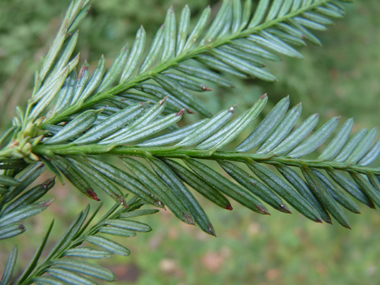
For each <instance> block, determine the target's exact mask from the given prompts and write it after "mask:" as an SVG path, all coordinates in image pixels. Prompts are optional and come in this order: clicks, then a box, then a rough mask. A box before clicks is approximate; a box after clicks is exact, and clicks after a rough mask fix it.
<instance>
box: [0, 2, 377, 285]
mask: <svg viewBox="0 0 380 285" xmlns="http://www.w3.org/2000/svg"><path fill="white" fill-rule="evenodd" d="M172 2H173V1H172ZM174 2H175V3H174V4H175V7H176V8H177V9H178V8H179V7H181V5H182V4H183V3H185V1H183V0H178V1H174ZM204 2H205V1H201V0H197V1H189V4H190V7H191V8H192V11H194V12H195V13H199V7H203V6H205V5H206V3H204ZM215 2H216V1H215ZM32 3H33V4H32ZM139 3H143V4H144V5H146V7H154V9H151V8H149V9H141V8H139V5H141V4H139ZM169 3H170V1H167V0H165V1H158V0H157V1H153V0H144V1H137V0H134V1H128V3H126V2H124V1H116V0H113V1H99V0H95V1H94V5H93V12H92V13H91V14H90V17H89V19H88V20H87V21H86V22H85V23H84V24H83V27H82V28H81V36H82V39H81V41H80V43H79V46H80V47H79V48H78V50H82V51H83V52H82V58H88V59H89V61H90V63H93V64H94V63H95V62H96V60H97V58H98V57H99V55H100V54H101V53H105V54H106V55H110V56H109V57H110V58H112V56H115V55H116V53H117V51H118V50H119V49H120V47H121V46H122V45H123V43H124V42H125V39H126V38H130V37H131V36H133V34H134V33H135V31H136V27H137V26H138V25H139V24H140V23H144V24H145V23H147V25H145V26H146V29H147V31H148V33H149V31H150V33H149V34H150V35H152V34H153V33H154V31H155V30H156V29H157V27H158V25H159V24H160V23H161V22H162V21H163V18H164V14H165V9H166V8H167V7H168V6H169ZM66 5H67V1H42V0H33V1H26V0H18V1H9V0H8V1H3V2H1V3H0V13H3V14H2V15H1V16H2V17H0V19H1V20H0V58H1V59H2V61H3V62H4V64H2V65H1V67H0V80H1V81H2V82H3V83H2V87H1V90H0V102H2V104H1V105H0V106H1V107H0V108H3V112H2V114H4V112H5V115H9V114H10V113H11V111H10V110H13V109H14V108H13V107H14V105H16V104H17V102H18V101H19V100H22V98H23V97H25V96H26V97H27V96H29V95H28V94H30V93H28V90H29V88H30V79H31V74H32V73H31V71H32V70H33V68H35V63H36V62H37V61H38V58H39V57H40V56H41V54H43V51H44V50H45V49H46V47H47V46H48V45H47V42H48V40H49V39H50V38H51V36H52V35H53V34H54V31H55V29H56V27H57V24H58V23H59V19H58V18H56V17H58V15H59V14H60V13H61V11H63V10H64V9H65V8H64V7H65V6H66ZM118 5H120V7H121V8H118ZM1 11H2V12H1ZM152 11H154V13H152ZM379 11H380V2H378V1H376V0H368V1H365V2H364V1H357V2H356V3H354V4H352V5H349V6H348V9H347V17H346V18H345V19H342V20H338V21H337V23H336V25H334V26H333V27H331V28H330V30H329V31H328V32H325V33H320V34H319V37H320V38H321V41H322V42H323V44H324V47H322V48H321V47H314V46H311V45H310V46H308V47H306V48H303V49H302V53H303V54H304V55H305V60H303V61H296V60H290V59H284V60H283V61H282V62H281V63H276V64H274V65H271V66H270V67H269V68H270V69H271V70H272V71H273V73H274V74H275V75H276V76H277V77H278V78H279V82H277V83H274V84H264V83H261V82H256V81H250V82H239V81H236V86H237V88H236V89H233V90H228V91H224V90H221V89H216V91H215V92H214V93H213V94H210V95H208V97H207V98H204V99H205V100H207V101H208V102H209V104H210V106H212V107H213V108H214V110H218V109H220V108H222V107H226V106H228V105H230V104H235V103H236V102H238V101H239V102H241V103H242V104H241V110H243V109H244V108H246V107H247V106H249V105H251V104H252V103H253V102H254V101H255V100H256V99H257V98H258V97H259V96H261V95H262V94H263V93H265V92H267V93H268V94H269V96H270V98H271V102H270V104H272V105H273V104H274V103H275V102H277V101H278V100H279V99H280V98H282V97H283V96H285V95H287V94H290V95H291V99H292V103H293V104H296V103H298V102H299V101H302V102H303V103H304V114H305V115H304V116H308V115H310V114H311V113H314V112H319V113H320V114H321V117H322V119H321V121H322V122H325V121H326V120H327V119H328V118H331V117H332V116H335V115H338V114H339V115H342V117H343V118H349V117H355V121H356V124H355V128H356V129H359V128H361V127H364V126H368V127H375V126H377V125H378V124H379V115H378V113H377V112H378V110H379V108H380V100H379V94H380V81H379V77H380V62H379V61H380V51H379V48H378V47H379V44H380V34H379V33H378V29H379V27H380V18H379V17H378V13H379ZM12 13H13V14H12ZM10 15H13V16H12V17H11V16H10ZM20 70H22V71H23V72H20ZM24 71H26V72H24ZM267 110H269V109H267ZM1 124H2V125H3V126H4V125H5V124H6V123H5V120H4V119H2V120H1ZM45 178H46V177H45ZM43 179H44V177H42V178H41V180H43ZM49 195H50V196H51V197H55V198H56V200H55V202H54V203H53V205H52V206H51V207H50V208H49V209H48V210H47V211H46V212H44V213H43V214H42V215H39V216H37V217H35V218H33V219H30V220H29V221H27V222H26V224H25V225H26V227H27V229H28V231H27V232H26V233H25V234H23V235H21V236H19V237H17V238H14V239H11V240H10V241H6V242H2V243H1V244H0V270H2V268H3V267H2V266H3V265H2V264H4V262H5V260H6V258H7V255H8V254H9V252H10V250H11V247H12V246H13V244H14V243H17V244H19V251H20V254H21V255H20V256H21V257H22V258H20V260H19V264H18V266H19V268H22V267H25V266H26V264H27V262H28V260H29V259H30V258H31V256H32V255H33V252H34V249H35V248H36V247H37V245H38V243H39V241H40V239H41V237H42V235H43V233H44V232H45V231H46V229H47V223H49V222H50V220H51V219H52V217H56V226H55V230H54V235H53V237H58V236H59V235H60V234H61V233H62V230H60V229H61V228H62V227H65V226H67V225H68V224H69V223H70V221H71V220H72V219H73V218H74V217H75V215H76V214H77V212H78V211H79V209H81V208H83V207H84V205H86V204H87V203H88V200H87V199H86V198H84V197H82V196H79V195H78V194H77V193H76V192H74V191H73V189H71V188H70V187H63V186H60V185H58V186H57V187H56V188H54V189H53V190H52V191H51V193H50V194H49ZM104 200H106V207H105V208H107V207H109V206H110V205H111V202H110V201H108V199H106V198H105V199H104ZM200 200H201V201H203V200H202V199H200ZM202 205H204V206H205V208H206V209H208V210H207V212H208V214H209V216H210V218H211V220H213V224H214V226H215V229H216V231H217V234H218V238H212V237H209V236H206V235H205V234H203V233H202V232H200V231H199V230H197V229H196V228H195V227H191V226H187V225H184V224H181V223H180V222H179V221H177V220H176V219H174V218H173V216H172V215H171V214H170V213H168V212H163V213H161V214H160V215H158V214H157V215H155V216H152V217H146V218H141V220H142V221H144V222H147V223H149V224H150V225H151V226H152V227H153V229H154V231H153V232H152V233H149V234H140V235H138V236H137V237H135V238H132V239H128V240H123V241H122V243H123V244H125V245H126V246H127V247H129V248H130V249H131V251H132V255H131V256H130V257H128V258H115V259H111V260H110V261H106V262H105V263H103V264H104V265H105V266H107V267H109V268H111V269H113V270H114V271H115V272H116V274H117V275H118V278H119V282H118V283H117V284H189V285H190V284H344V285H346V284H379V281H380V273H379V271H378V268H379V265H380V264H379V263H380V259H379V256H380V245H379V243H378V240H379V239H380V231H379V230H378V227H379V226H380V214H379V213H378V212H376V211H374V210H370V209H368V208H365V206H362V207H361V209H362V214H361V215H356V216H354V215H351V214H349V213H347V215H348V217H349V219H350V222H351V226H352V230H351V231H350V230H347V229H344V228H342V227H339V226H338V225H334V226H330V225H327V224H323V225H320V224H314V223H312V222H309V221H307V220H306V219H305V218H303V217H301V216H300V215H298V214H293V215H284V214H281V213H276V212H274V210H273V211H271V212H272V216H270V217H269V216H265V217H263V216H259V215H255V214H253V213H251V212H249V211H248V210H245V209H243V208H240V207H237V205H236V204H235V205H234V206H236V207H234V208H235V209H234V211H233V213H229V212H227V211H223V210H221V209H218V208H216V207H215V206H212V205H209V204H208V203H207V202H206V201H203V203H202ZM94 207H95V204H94ZM94 207H93V208H94ZM53 241H54V239H52V241H51V243H50V244H49V246H52V245H53V244H54V243H53Z"/></svg>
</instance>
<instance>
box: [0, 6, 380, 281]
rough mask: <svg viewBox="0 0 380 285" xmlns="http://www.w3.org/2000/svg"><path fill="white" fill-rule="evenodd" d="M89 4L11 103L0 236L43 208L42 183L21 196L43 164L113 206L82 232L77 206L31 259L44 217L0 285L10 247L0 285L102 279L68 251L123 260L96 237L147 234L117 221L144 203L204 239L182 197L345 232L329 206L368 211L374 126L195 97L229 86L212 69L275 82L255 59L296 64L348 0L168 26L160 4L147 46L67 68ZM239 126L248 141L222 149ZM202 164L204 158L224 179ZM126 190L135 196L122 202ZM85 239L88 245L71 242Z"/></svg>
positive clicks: (206, 223) (172, 21) (377, 196)
mask: <svg viewBox="0 0 380 285" xmlns="http://www.w3.org/2000/svg"><path fill="white" fill-rule="evenodd" d="M89 2H90V1H89V0H74V1H73V2H72V3H71V5H70V7H69V9H68V11H67V12H66V15H65V17H64V19H63V23H62V26H61V28H60V30H59V31H58V34H57V36H56V38H55V39H54V41H53V44H52V46H51V48H50V50H49V52H48V53H47V55H46V57H45V58H44V59H43V62H42V64H41V68H40V69H39V70H38V71H37V72H36V75H35V85H34V90H33V94H32V96H31V98H30V99H29V101H28V104H27V108H26V110H25V111H24V110H22V109H21V108H19V107H18V108H17V114H18V116H17V117H15V118H14V119H13V126H12V127H11V128H10V129H9V130H8V131H6V132H5V133H4V134H3V136H2V137H1V139H0V145H2V146H3V148H1V149H0V195H1V196H0V239H6V238H11V237H13V236H16V235H19V234H21V233H23V232H24V231H25V228H24V226H23V225H22V224H21V221H22V220H24V219H26V218H28V217H31V216H34V215H37V214H39V213H40V212H42V211H43V210H44V209H46V208H47V207H48V206H49V205H50V203H51V202H52V201H50V200H42V201H40V198H42V197H43V196H44V195H45V194H46V193H47V192H48V191H49V190H50V189H51V188H52V187H53V186H54V183H55V180H54V178H51V179H48V180H47V181H45V182H44V183H42V184H40V185H37V186H35V187H33V188H31V189H28V188H29V186H30V185H31V184H32V183H33V182H34V181H35V180H36V179H37V178H38V177H39V176H40V175H41V173H42V172H43V171H44V170H45V169H49V170H50V171H51V172H53V173H54V174H55V175H56V177H58V179H59V180H60V181H62V180H63V179H67V180H69V181H70V182H71V183H72V184H73V185H74V186H75V187H76V188H77V189H78V190H79V191H80V192H81V193H83V194H85V195H87V196H88V197H90V198H92V199H94V200H99V198H98V196H97V194H96V192H98V191H101V190H103V191H105V192H106V193H107V194H108V195H109V196H110V197H111V198H112V199H114V201H115V202H116V204H115V206H114V207H113V208H112V209H111V210H110V211H109V212H108V213H107V214H106V215H105V216H103V217H102V218H100V220H99V221H98V222H97V223H96V224H95V225H94V226H92V227H89V225H90V222H91V221H92V220H93V219H94V217H95V215H96V213H97V211H98V209H97V210H96V211H95V213H94V214H93V215H92V216H91V217H90V218H89V219H88V220H87V222H86V219H87V216H88V214H89V207H87V208H86V209H85V210H84V211H82V212H81V213H80V214H79V215H78V216H77V218H76V219H75V220H74V221H73V223H72V224H71V225H70V227H69V228H68V229H67V231H66V232H65V233H64V235H63V236H62V238H61V240H60V241H59V242H58V243H57V245H56V246H55V247H54V248H53V250H52V251H51V252H50V253H49V254H48V257H47V258H46V259H45V261H43V262H42V263H40V264H38V260H39V258H40V256H41V253H42V251H43V249H44V247H45V245H46V242H47V239H48V237H49V234H50V231H51V229H52V226H53V223H52V224H51V226H50V227H49V229H48V231H47V234H46V235H45V237H44V239H43V241H42V242H41V244H40V246H39V248H38V249H37V251H36V253H35V256H34V257H33V259H32V261H31V262H30V264H29V266H28V267H27V268H26V269H25V271H24V273H23V274H22V275H21V276H20V277H19V279H18V280H17V281H14V282H13V283H9V282H11V280H12V272H13V268H14V266H15V263H16V259H17V247H15V249H14V250H13V252H12V254H11V256H10V257H9V261H8V264H7V267H6V270H5V272H4V275H3V279H2V281H1V283H0V284H31V283H33V282H34V283H37V284H96V283H95V281H94V280H92V279H88V278H87V277H84V276H82V275H81V274H84V275H89V276H92V277H95V278H100V279H103V280H106V281H112V280H114V278H115V277H114V275H113V273H112V272H110V271H108V270H107V269H104V268H101V267H99V266H97V265H93V264H91V263H88V262H85V261H82V259H72V257H79V258H88V259H91V258H93V259H98V258H108V257H110V256H111V255H112V254H122V255H128V254H129V250H128V249H127V248H126V247H124V246H123V245H120V244H118V243H116V242H114V241H113V240H112V239H110V238H106V237H103V236H102V234H103V235H104V234H109V235H116V236H125V237H129V236H133V235H135V234H136V232H147V231H150V230H151V229H150V227H149V226H148V225H145V224H142V223H139V222H136V221H131V220H129V218H130V217H136V216H141V215H146V214H153V213H155V212H156V211H157V210H152V209H141V210H139V208H140V207H141V206H143V205H144V204H147V205H152V206H155V207H159V208H164V207H167V208H169V209H170V210H171V211H172V212H173V214H174V215H175V216H176V217H177V218H178V219H180V220H181V221H183V222H185V223H187V224H194V225H197V226H199V228H200V229H201V230H203V231H204V232H205V233H207V234H210V235H214V236H216V233H215V229H214V228H213V226H212V223H211V222H210V220H209V218H208V217H207V214H206V212H205V210H204V209H203V208H202V206H201V205H200V204H199V202H198V201H197V200H196V198H195V197H194V196H193V194H192V192H191V191H190V189H193V190H194V191H197V192H199V193H200V194H201V195H202V196H204V197H205V198H207V199H208V200H210V201H211V202H213V203H215V204H216V205H218V206H219V207H221V208H223V209H227V210H232V206H231V204H230V202H229V200H228V198H227V197H229V198H231V199H233V200H235V201H236V202H238V203H239V204H241V205H243V206H245V207H247V208H249V209H250V210H252V211H254V212H256V213H258V214H262V215H268V214H270V212H269V210H268V208H267V206H266V205H265V204H264V202H265V203H266V204H267V205H269V206H270V207H271V208H274V209H275V210H278V211H280V212H283V213H286V214H291V213H292V212H291V209H290V207H289V206H288V205H287V204H289V205H290V206H292V208H294V209H296V210H297V211H298V212H299V213H300V214H302V215H304V216H305V217H306V218H308V219H310V220H312V221H314V222H318V223H322V222H326V223H332V217H333V218H334V219H335V220H336V221H337V222H338V223H339V224H341V225H342V226H344V227H347V228H350V225H349V221H348V220H347V217H346V216H345V214H344V212H343V211H342V209H341V207H344V208H346V209H347V210H349V211H351V212H353V213H360V209H359V207H358V206H357V204H356V202H360V203H363V204H365V205H367V206H369V207H371V208H375V206H379V207H380V168H379V167H378V166H376V165H375V166H374V165H373V163H374V162H375V160H376V159H377V157H378V156H379V155H380V141H376V135H377V129H372V130H367V129H363V130H360V131H359V132H357V133H356V134H355V135H353V136H351V131H352V128H353V120H352V119H349V120H347V121H346V122H345V123H344V124H343V125H342V126H341V127H340V128H339V130H338V131H336V129H337V128H338V125H339V117H334V118H332V119H331V120H329V121H328V122H327V123H325V124H324V125H323V126H322V127H320V128H319V129H317V130H315V128H316V126H317V123H318V119H319V117H318V114H314V115H311V116H310V117H309V118H307V119H306V120H304V121H303V122H301V123H299V122H298V119H299V117H300V115H301V112H302V105H301V104H298V105H296V106H295V107H293V108H291V109H290V110H289V105H290V99H289V97H286V98H284V99H282V100H281V101H280V102H278V103H277V105H276V106H275V107H274V108H273V109H272V110H271V111H270V112H269V113H268V114H267V116H266V117H265V118H264V119H263V120H262V121H261V122H260V123H258V124H257V125H256V127H255V128H254V129H253V128H252V124H253V122H254V121H255V119H256V117H258V115H259V114H260V113H261V112H262V110H263V108H264V107H265V105H266V102H267V99H268V97H267V95H263V96H262V97H261V98H260V99H259V100H258V101H257V102H256V103H255V104H254V105H253V106H252V107H251V108H250V109H249V110H247V111H246V112H244V113H243V114H242V115H240V116H237V117H236V118H234V112H235V109H236V108H237V106H231V107H230V108H228V109H226V110H222V111H220V112H219V113H217V114H215V115H214V114H212V113H211V111H210V110H209V109H208V107H207V106H206V105H205V104H204V103H203V102H202V101H201V100H199V99H198V98H197V97H196V93H197V92H207V91H210V90H211V89H210V87H208V86H207V85H206V84H205V83H206V82H207V81H209V82H213V83H217V84H219V85H221V86H223V87H226V88H228V87H233V84H232V83H231V81H230V80H229V79H228V78H226V76H224V74H227V75H228V76H230V75H232V76H237V77H240V78H243V79H244V78H248V77H253V78H257V79H261V80H267V81H274V80H276V77H275V76H274V75H273V74H271V73H269V72H268V71H267V70H266V69H265V62H266V61H268V60H270V61H278V60H279V59H280V57H279V55H280V56H289V57H294V58H302V54H301V53H299V52H298V51H297V50H296V49H295V48H294V47H293V46H302V45H305V41H309V42H311V43H314V44H320V42H319V40H318V39H317V38H316V37H315V36H314V35H313V34H312V33H311V32H310V30H325V29H326V25H329V24H332V21H331V18H339V17H342V16H343V15H344V10H343V7H342V6H341V5H340V4H339V2H349V1H333V0H274V1H270V0H260V1H259V3H258V5H257V7H256V9H255V10H254V9H252V6H253V5H252V1H250V0H247V1H245V3H244V4H243V3H241V1H240V0H225V1H223V5H222V6H221V8H220V10H219V11H218V13H217V15H216V17H215V19H214V20H213V21H212V22H210V23H209V18H210V13H211V11H210V8H209V7H208V8H206V9H205V10H204V11H203V13H202V14H201V16H200V18H199V20H198V22H197V24H196V25H195V27H194V29H193V30H190V28H189V19H190V8H189V7H188V6H186V7H185V8H183V10H182V11H181V14H180V17H179V18H178V20H177V18H176V14H175V12H174V10H173V8H170V9H169V10H168V12H167V15H166V19H165V23H164V24H163V25H162V26H161V27H160V28H159V29H158V31H157V33H156V35H155V37H154V40H153V43H152V45H151V47H148V48H146V47H145V39H146V33H145V30H144V28H143V27H141V28H140V29H139V30H138V31H137V34H136V40H135V42H134V43H133V45H131V47H129V46H128V44H127V45H125V46H124V47H123V48H122V49H121V51H120V54H119V56H118V57H117V58H116V59H115V61H114V62H113V64H112V66H111V67H110V68H109V69H108V70H106V59H105V58H104V57H103V56H102V57H101V58H100V60H99V63H98V66H97V68H96V70H95V71H94V72H93V74H92V75H90V72H89V68H88V64H87V63H86V62H85V63H84V64H83V66H82V67H81V68H80V70H79V72H78V74H77V73H76V67H77V64H78V63H79V54H78V55H73V51H74V48H75V45H76V42H77V39H78V31H77V29H78V26H79V24H80V22H81V21H82V20H83V19H84V17H85V16H86V14H87V13H88V11H89V9H90V3H89ZM253 10H254V12H253V13H252V11H253ZM177 22H178V24H177ZM192 113H198V114H200V115H202V116H203V117H204V118H203V119H201V120H199V121H198V122H196V123H194V124H190V125H188V126H185V127H181V128H180V127H179V126H178V125H177V123H178V122H179V121H180V120H181V118H182V116H184V115H188V114H192ZM247 131H248V132H250V135H248V136H247V137H246V138H245V140H243V141H242V142H239V143H240V144H238V146H237V147H236V148H235V149H232V150H231V148H230V146H231V143H234V142H235V141H236V139H237V137H238V136H239V135H240V134H242V133H246V132H247ZM320 147H324V148H323V152H322V154H321V155H320V156H318V157H316V155H315V152H316V150H317V149H319V148H320ZM104 156H112V157H115V158H118V159H119V160H120V161H121V162H122V164H123V165H124V166H123V167H120V166H119V165H117V164H116V163H109V162H106V161H105V160H104ZM205 161H214V162H217V164H219V166H220V167H221V169H223V170H224V171H225V172H226V173H227V174H228V175H229V176H230V177H231V178H232V179H233V180H234V181H235V182H236V183H235V182H232V179H229V178H226V177H225V176H224V175H222V174H221V173H220V172H218V171H216V170H214V169H213V168H212V167H210V166H209V164H208V163H204V162H205ZM188 186H190V187H188ZM125 191H126V192H127V193H130V194H133V195H135V196H134V197H133V198H132V199H130V200H128V201H127V200H126V195H127V194H126V193H125ZM226 196H227V197H226ZM286 203H287V204H286ZM87 228H89V229H88V230H87ZM98 234H100V235H98ZM85 241H86V242H89V243H91V244H93V245H95V246H97V247H100V248H101V249H94V248H89V247H81V246H80V245H82V243H83V242H85ZM45 273H46V274H48V275H45ZM62 282H63V283H62Z"/></svg>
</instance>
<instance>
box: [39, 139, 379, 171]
mask: <svg viewBox="0 0 380 285" xmlns="http://www.w3.org/2000/svg"><path fill="white" fill-rule="evenodd" d="M33 152H34V153H35V154H37V155H46V156H50V157H52V156H54V155H64V156H66V155H118V156H135V157H142V158H149V157H151V156H155V157H165V158H184V157H192V158H197V159H209V160H230V161H238V162H245V161H248V160H254V161H257V162H261V163H267V164H276V163H282V164H285V165H289V166H296V167H299V166H300V165H301V164H303V163H305V164H307V165H308V166H309V167H311V168H320V169H329V168H334V169H338V170H344V171H356V172H359V173H364V174H366V173H369V172H372V173H374V174H375V175H380V169H379V168H371V167H365V166H360V165H355V164H347V163H341V162H335V161H320V160H312V159H306V160H303V159H293V158H289V157H284V156H273V155H267V154H266V155H262V154H254V153H241V152H235V151H215V150H198V149H179V148H178V147H150V148H149V147H147V148H141V147H136V146H110V145H97V144H93V145H84V146H75V145H53V146H48V145H38V146H36V147H35V148H34V149H33Z"/></svg>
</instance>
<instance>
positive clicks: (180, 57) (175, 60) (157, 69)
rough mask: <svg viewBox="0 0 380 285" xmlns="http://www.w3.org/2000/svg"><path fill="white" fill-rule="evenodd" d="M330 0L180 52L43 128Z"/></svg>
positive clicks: (78, 105) (62, 115)
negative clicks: (195, 58)
mask: <svg viewBox="0 0 380 285" xmlns="http://www.w3.org/2000/svg"><path fill="white" fill-rule="evenodd" d="M328 2H331V0H321V1H317V2H315V3H313V4H311V5H309V6H306V7H303V8H301V9H299V10H297V11H294V12H291V13H289V14H287V15H285V16H283V17H280V18H277V19H274V20H271V21H268V22H265V23H263V24H261V25H258V26H256V27H252V28H248V29H245V30H244V31H238V32H236V33H233V34H231V35H229V36H227V37H225V38H221V39H218V40H216V41H215V42H213V43H210V44H208V45H206V46H204V45H201V46H198V47H197V48H195V49H193V50H191V51H189V52H187V53H185V54H180V55H178V56H176V57H174V58H173V59H171V60H169V61H167V62H163V63H161V64H160V65H158V66H157V67H155V68H154V69H153V70H151V71H146V72H143V73H141V74H139V75H137V76H136V77H134V78H132V79H130V80H129V81H127V82H124V83H121V84H119V85H117V86H115V87H113V88H111V89H110V90H108V91H107V92H105V93H99V94H95V95H94V96H92V97H90V98H89V99H87V100H86V101H85V102H78V103H76V104H74V105H73V106H71V107H69V108H67V109H66V110H65V111H63V112H62V113H60V114H58V115H53V116H52V117H51V118H48V119H46V120H45V122H44V123H43V124H42V125H41V127H42V128H43V127H44V126H46V125H47V124H56V123H59V122H61V121H62V120H63V119H64V118H66V117H68V116H71V115H73V114H75V113H78V112H80V111H82V110H85V109H87V108H89V107H91V106H92V105H94V104H97V103H99V102H100V101H102V100H105V99H109V98H111V97H112V96H114V95H116V94H119V93H120V92H123V91H126V90H128V89H130V88H133V87H134V86H136V85H137V84H139V83H141V82H144V81H146V80H149V79H151V78H152V77H154V76H155V75H156V74H160V73H162V72H163V71H165V70H168V69H170V68H173V67H175V66H176V65H178V64H179V63H181V62H184V61H186V60H188V59H191V58H194V57H196V56H197V55H199V54H202V53H206V52H208V51H209V50H210V49H213V48H217V47H219V46H222V45H225V44H228V43H230V42H231V41H233V40H236V39H241V38H246V37H248V36H249V35H250V34H255V33H259V32H261V31H262V30H265V29H267V28H270V27H272V26H275V25H277V24H279V23H281V22H285V21H287V20H289V19H291V18H294V17H296V16H298V15H301V14H302V13H304V12H306V11H309V10H312V9H314V8H316V7H319V6H321V5H323V4H326V3H328Z"/></svg>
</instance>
